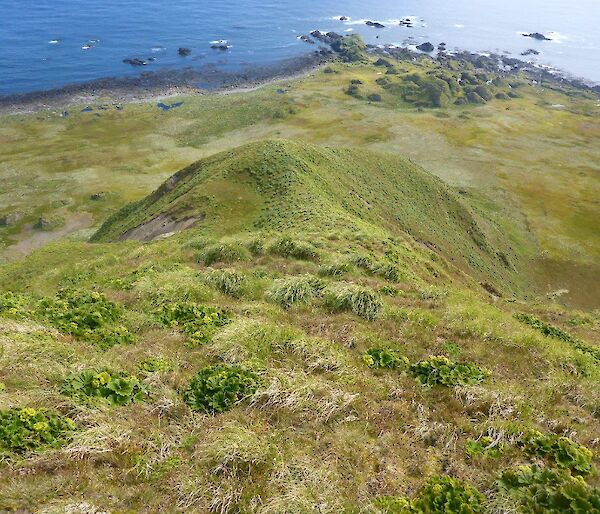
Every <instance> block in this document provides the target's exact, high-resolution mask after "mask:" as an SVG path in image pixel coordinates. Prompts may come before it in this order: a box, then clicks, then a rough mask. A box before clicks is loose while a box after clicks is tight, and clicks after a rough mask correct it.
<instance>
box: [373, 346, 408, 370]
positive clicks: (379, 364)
mask: <svg viewBox="0 0 600 514" xmlns="http://www.w3.org/2000/svg"><path fill="white" fill-rule="evenodd" d="M363 360H364V361H365V362H366V364H367V366H369V367H370V368H374V369H378V368H389V369H398V368H406V367H408V366H409V362H408V359H407V358H406V357H402V356H400V355H398V354H397V353H396V352H393V351H390V350H381V349H379V348H371V349H370V350H367V351H366V353H365V354H364V355H363Z"/></svg>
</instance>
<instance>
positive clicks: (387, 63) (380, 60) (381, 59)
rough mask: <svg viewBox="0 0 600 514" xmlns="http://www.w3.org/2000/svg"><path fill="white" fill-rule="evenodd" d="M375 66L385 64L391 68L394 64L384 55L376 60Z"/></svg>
mask: <svg viewBox="0 0 600 514" xmlns="http://www.w3.org/2000/svg"><path fill="white" fill-rule="evenodd" d="M375 66H385V67H386V68H391V67H392V66H393V65H392V63H391V62H390V61H388V60H387V59H384V58H383V57H380V58H379V59H377V60H376V61H375Z"/></svg>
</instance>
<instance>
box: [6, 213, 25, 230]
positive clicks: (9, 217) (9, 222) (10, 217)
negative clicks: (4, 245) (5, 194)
mask: <svg viewBox="0 0 600 514" xmlns="http://www.w3.org/2000/svg"><path fill="white" fill-rule="evenodd" d="M24 217H25V214H24V213H22V212H21V211H15V212H9V213H8V214H5V215H4V216H0V227H12V226H14V225H16V224H17V223H19V221H21V220H22V219H23V218H24Z"/></svg>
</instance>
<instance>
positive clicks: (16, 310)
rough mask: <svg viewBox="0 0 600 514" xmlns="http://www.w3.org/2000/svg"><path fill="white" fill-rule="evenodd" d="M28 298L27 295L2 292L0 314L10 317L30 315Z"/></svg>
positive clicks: (17, 317) (18, 317)
mask: <svg viewBox="0 0 600 514" xmlns="http://www.w3.org/2000/svg"><path fill="white" fill-rule="evenodd" d="M28 303H29V302H28V299H27V297H26V296H24V295H22V294H18V293H13V292H11V291H7V292H6V293H1V294H0V316H6V317H9V318H16V319H20V318H26V317H27V316H28V310H27V305H28Z"/></svg>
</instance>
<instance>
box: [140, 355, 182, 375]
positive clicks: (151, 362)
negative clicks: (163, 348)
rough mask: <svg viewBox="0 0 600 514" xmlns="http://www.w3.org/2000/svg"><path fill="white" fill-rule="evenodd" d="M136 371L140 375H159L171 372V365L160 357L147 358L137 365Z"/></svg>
mask: <svg viewBox="0 0 600 514" xmlns="http://www.w3.org/2000/svg"><path fill="white" fill-rule="evenodd" d="M138 369H139V370H140V372H141V373H159V372H164V371H171V370H172V369H173V364H172V363H171V361H168V360H167V359H163V358H161V357H148V358H147V359H144V360H143V361H142V362H140V363H139V365H138Z"/></svg>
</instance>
